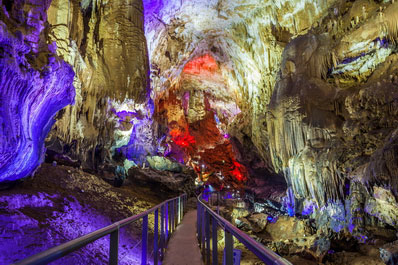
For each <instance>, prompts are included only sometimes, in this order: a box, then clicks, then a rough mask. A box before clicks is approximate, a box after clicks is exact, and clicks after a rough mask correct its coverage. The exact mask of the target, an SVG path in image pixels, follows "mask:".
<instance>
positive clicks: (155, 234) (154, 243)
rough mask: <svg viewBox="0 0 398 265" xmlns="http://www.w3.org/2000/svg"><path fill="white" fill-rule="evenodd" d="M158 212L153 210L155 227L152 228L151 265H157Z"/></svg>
mask: <svg viewBox="0 0 398 265" xmlns="http://www.w3.org/2000/svg"><path fill="white" fill-rule="evenodd" d="M158 237H159V210H158V209H156V210H155V225H154V227H153V264H154V265H157V264H158V256H159V249H158Z"/></svg>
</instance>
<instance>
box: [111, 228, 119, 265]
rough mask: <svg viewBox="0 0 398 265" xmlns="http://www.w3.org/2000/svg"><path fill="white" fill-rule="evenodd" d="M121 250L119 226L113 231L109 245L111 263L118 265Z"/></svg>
mask: <svg viewBox="0 0 398 265" xmlns="http://www.w3.org/2000/svg"><path fill="white" fill-rule="evenodd" d="M118 252H119V228H118V229H117V230H116V231H114V232H112V233H111V238H110V245H109V265H117V263H118Z"/></svg>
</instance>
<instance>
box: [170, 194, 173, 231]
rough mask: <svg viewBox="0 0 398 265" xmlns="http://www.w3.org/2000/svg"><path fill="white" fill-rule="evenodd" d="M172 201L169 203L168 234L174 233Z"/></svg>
mask: <svg viewBox="0 0 398 265" xmlns="http://www.w3.org/2000/svg"><path fill="white" fill-rule="evenodd" d="M173 210H174V200H172V201H171V205H170V234H172V233H173V232H174V211H173Z"/></svg>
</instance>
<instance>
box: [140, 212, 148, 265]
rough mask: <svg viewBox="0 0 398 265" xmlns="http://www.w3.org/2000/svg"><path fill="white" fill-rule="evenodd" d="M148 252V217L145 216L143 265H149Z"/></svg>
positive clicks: (143, 220) (143, 226)
mask: <svg viewBox="0 0 398 265" xmlns="http://www.w3.org/2000/svg"><path fill="white" fill-rule="evenodd" d="M147 250H148V215H145V216H144V217H143V218H142V251H141V265H147Z"/></svg>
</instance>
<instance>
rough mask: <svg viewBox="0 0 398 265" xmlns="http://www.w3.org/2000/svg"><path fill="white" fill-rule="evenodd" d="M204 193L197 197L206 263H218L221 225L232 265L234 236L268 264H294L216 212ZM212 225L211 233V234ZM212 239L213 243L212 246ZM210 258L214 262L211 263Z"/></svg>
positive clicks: (198, 222)
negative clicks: (218, 242) (204, 199)
mask: <svg viewBox="0 0 398 265" xmlns="http://www.w3.org/2000/svg"><path fill="white" fill-rule="evenodd" d="M201 196H202V194H200V195H199V196H198V197H197V199H198V203H197V210H198V214H197V235H198V241H199V246H200V248H201V250H202V254H203V256H204V261H205V262H206V264H213V265H217V264H218V249H217V241H218V240H217V229H218V228H219V227H221V228H222V229H223V230H224V233H225V235H224V236H225V237H224V238H225V252H224V258H225V260H224V261H225V264H226V265H232V264H234V262H233V255H234V254H233V248H234V241H233V237H235V238H236V239H238V240H239V241H240V242H241V243H242V244H243V245H245V246H246V248H248V249H249V250H250V251H251V252H253V253H254V254H255V255H256V256H257V257H258V258H259V259H260V260H262V261H263V262H265V263H266V264H275V265H292V264H291V263H290V262H289V261H287V260H286V259H284V258H282V257H281V256H279V255H277V254H276V253H275V252H273V251H271V250H269V249H267V248H266V247H264V246H263V245H262V244H260V243H259V242H257V241H256V240H254V239H253V238H251V237H250V236H248V235H247V234H246V233H244V232H242V231H241V230H239V229H238V228H236V227H235V226H234V225H232V224H231V223H230V222H228V221H227V220H225V219H224V218H223V217H221V216H220V215H218V214H217V213H215V212H214V211H213V210H212V209H210V207H209V206H207V205H206V204H205V203H204V202H203V201H202V200H201ZM210 227H211V228H212V229H211V230H212V231H211V235H210ZM210 240H211V241H212V244H211V246H210ZM210 259H211V261H212V263H210Z"/></svg>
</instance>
